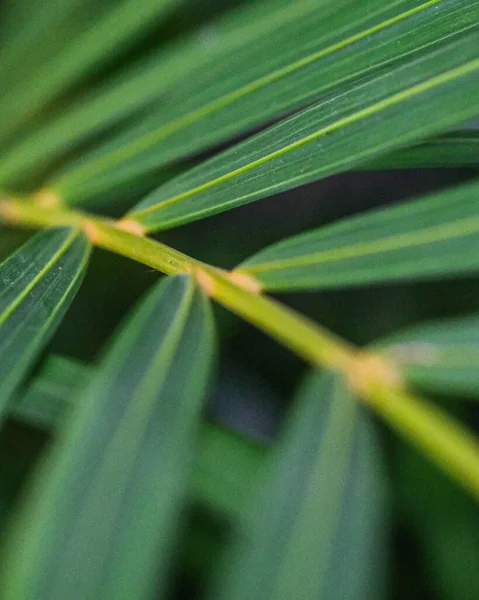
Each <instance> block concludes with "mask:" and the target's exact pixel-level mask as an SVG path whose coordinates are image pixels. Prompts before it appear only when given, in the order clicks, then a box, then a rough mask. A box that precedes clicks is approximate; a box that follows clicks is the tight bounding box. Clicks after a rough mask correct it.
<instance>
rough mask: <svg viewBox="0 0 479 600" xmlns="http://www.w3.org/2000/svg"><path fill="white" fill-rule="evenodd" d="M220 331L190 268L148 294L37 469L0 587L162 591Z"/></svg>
mask: <svg viewBox="0 0 479 600" xmlns="http://www.w3.org/2000/svg"><path fill="white" fill-rule="evenodd" d="M212 334H213V325H212V320H211V313H210V310H209V306H208V304H207V302H206V299H205V297H204V295H203V294H202V292H201V291H200V290H199V289H197V287H196V285H195V284H194V283H193V281H192V279H191V278H190V277H188V276H178V277H175V278H171V279H168V280H166V281H164V282H162V283H161V284H160V286H159V287H157V288H156V289H155V290H154V291H153V293H152V294H150V295H149V296H148V298H147V299H146V300H145V302H144V303H142V305H141V307H140V308H139V309H138V310H137V311H136V312H135V314H134V316H133V317H132V319H131V320H130V322H129V323H128V325H127V326H126V327H125V328H124V329H123V330H122V332H121V334H120V336H119V338H118V339H117V340H116V342H115V344H114V345H113V348H112V349H111V351H110V352H109V354H108V356H107V357H106V358H105V361H104V362H103V365H102V366H101V368H100V371H99V373H98V375H97V377H95V379H94V381H93V382H92V385H91V388H90V389H89V391H88V393H87V394H86V396H85V397H84V398H83V399H82V400H81V401H80V402H79V403H78V409H77V410H76V411H75V412H74V413H73V414H72V416H71V418H70V419H69V423H68V427H67V428H66V431H65V432H64V434H63V435H61V436H60V437H59V439H58V440H57V443H56V444H55V446H54V448H53V451H52V452H51V454H50V455H49V456H47V458H46V461H45V463H44V465H43V468H42V469H41V470H40V471H39V472H38V474H37V477H36V481H35V485H34V488H33V490H32V491H31V492H30V495H29V497H28V498H27V503H26V505H25V507H24V509H23V512H22V514H21V518H20V521H19V522H18V523H17V526H16V530H15V531H14V536H13V539H12V540H11V541H10V544H9V547H8V557H7V562H6V567H5V572H4V578H3V582H4V583H3V589H2V593H1V597H2V598H4V599H5V600H7V599H9V598H11V599H13V598H14V599H15V600H22V599H23V600H27V599H30V600H33V599H35V600H42V599H45V600H47V599H48V600H51V599H52V598H68V599H69V600H75V599H81V600H85V599H86V598H91V599H96V598H122V599H124V600H126V599H128V598H131V599H134V600H141V599H143V598H154V597H157V596H156V595H155V594H156V593H157V592H158V593H159V590H160V589H162V588H163V586H164V585H165V579H166V575H167V573H168V568H169V559H170V555H171V550H172V542H173V541H174V539H175V536H176V530H177V528H178V519H179V516H180V514H181V510H182V507H183V505H184V502H185V497H186V494H187V489H188V479H189V475H190V471H191V466H192V464H191V463H192V459H193V456H194V453H193V450H194V445H195V438H196V434H197V428H198V425H199V422H200V415H201V400H202V397H203V394H204V391H205V385H206V382H207V379H208V374H209V371H210V367H211V358H212V349H213V348H212V346H213V338H212ZM157 586H159V587H158V589H156V588H157Z"/></svg>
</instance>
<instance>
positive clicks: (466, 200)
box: [240, 181, 479, 290]
mask: <svg viewBox="0 0 479 600" xmlns="http://www.w3.org/2000/svg"><path fill="white" fill-rule="evenodd" d="M478 269H479V183H478V182H477V181H475V182H473V183H469V184H466V185H463V186H461V187H458V188H455V189H452V190H447V191H445V192H441V193H438V194H435V195H432V196H429V197H427V198H425V199H421V200H417V201H415V202H408V203H406V204H403V205H401V206H394V207H391V208H385V209H382V210H376V211H373V212H370V213H367V214H362V215H360V216H358V217H351V218H348V219H345V220H344V221H340V222H339V223H334V224H332V225H328V226H326V227H322V228H320V229H316V230H313V231H310V232H308V233H304V234H300V235H297V236H295V237H293V238H290V239H288V240H285V241H283V242H279V243H278V244H275V245H274V246H271V247H270V248H266V249H265V250H262V251H261V252H259V253H258V254H256V255H255V256H253V257H252V258H250V259H248V260H247V261H246V262H245V263H243V264H242V265H241V266H240V270H241V271H242V272H246V273H248V274H249V275H251V276H253V277H254V278H255V279H257V280H258V281H259V282H260V283H261V284H262V285H264V286H265V288H266V289H272V290H296V289H321V288H328V287H339V286H345V285H359V284H369V283H379V282H380V283H383V282H387V281H394V280H418V279H424V278H431V277H441V278H443V277H447V276H451V275H458V274H463V273H472V272H476V271H477V270H478Z"/></svg>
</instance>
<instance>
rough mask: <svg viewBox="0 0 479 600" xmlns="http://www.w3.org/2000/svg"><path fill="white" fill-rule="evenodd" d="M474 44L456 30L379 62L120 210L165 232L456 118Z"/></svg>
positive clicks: (474, 80)
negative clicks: (130, 207) (385, 62)
mask: <svg viewBox="0 0 479 600" xmlns="http://www.w3.org/2000/svg"><path fill="white" fill-rule="evenodd" d="M456 6H457V4H456ZM462 6H464V5H462ZM468 6H469V4H468ZM478 16H479V8H478V9H476V14H475V16H474V20H475V21H476V22H477V17H478ZM478 49H479V31H477V32H476V31H474V32H472V33H468V34H464V35H461V34H457V35H455V36H452V37H450V38H446V39H445V40H442V41H441V42H438V43H436V44H433V45H430V46H426V47H425V48H421V49H420V50H417V51H416V52H414V53H410V54H408V55H407V56H406V57H401V58H398V59H397V60H396V61H394V62H393V63H389V64H388V65H387V66H386V67H378V68H377V69H375V70H374V71H373V72H372V73H368V74H367V75H364V76H362V77H359V78H358V80H356V81H355V82H354V83H352V82H349V83H348V84H347V85H344V86H343V87H342V88H341V89H340V90H332V91H331V92H330V93H329V95H326V96H325V97H323V98H322V99H321V100H320V101H318V102H316V103H315V104H313V105H312V106H310V107H309V108H307V109H304V110H302V111H300V112H299V113H297V114H296V115H294V116H292V117H290V118H289V119H286V120H285V121H283V122H282V123H280V124H279V125H276V126H274V127H271V128H269V129H267V130H266V131H265V132H263V133H260V134H258V135H255V136H253V137H252V138H251V139H249V140H247V141H245V142H243V143H240V144H238V145H237V146H235V147H233V148H231V149H229V150H227V151H226V152H223V153H221V154H220V155H218V156H217V157H214V158H212V159H211V160H208V161H206V162H204V163H203V164H201V165H199V166H198V167H196V168H194V169H192V170H191V171H189V172H187V173H185V174H184V175H183V176H180V177H179V178H177V179H174V180H173V181H171V182H170V183H167V184H166V185H165V186H162V187H160V188H159V189H158V190H156V191H154V192H152V193H151V194H150V195H149V196H147V197H146V198H145V199H144V200H143V201H142V202H140V204H138V205H137V206H136V207H135V208H134V209H133V210H132V212H131V214H130V215H129V217H130V218H131V219H134V220H135V221H136V222H138V223H140V224H141V225H142V226H143V227H145V228H146V229H147V230H148V231H152V230H158V229H166V228H168V227H172V226H176V225H179V224H181V223H186V222H189V221H194V220H196V219H200V218H202V217H206V216H208V215H211V214H214V213H218V212H222V211H225V210H228V209H231V208H234V207H235V206H239V205H241V204H245V203H248V202H252V201H254V200H258V199H260V198H264V197H266V196H271V195H273V194H276V193H278V192H281V191H284V190H287V189H290V188H294V187H297V186H299V185H301V184H304V183H308V182H311V181H314V180H316V179H319V178H321V177H326V176H327V175H331V174H333V173H339V172H342V171H347V170H350V169H353V168H356V167H357V166H358V165H360V164H362V163H364V162H366V161H369V160H371V159H372V158H373V157H376V156H380V155H381V154H385V153H388V152H390V151H392V150H394V149H396V148H398V147H401V146H406V145H410V144H411V143H413V142H414V141H416V140H419V139H422V138H424V137H426V136H428V135H432V134H434V133H435V132H436V131H439V130H441V129H444V128H447V127H451V126H453V125H454V124H456V123H461V122H462V121H463V120H464V119H466V118H467V117H471V116H473V115H474V114H476V112H477V96H478V94H479V77H477V73H478V71H479V50H478ZM138 160H140V157H138Z"/></svg>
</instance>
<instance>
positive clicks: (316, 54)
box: [0, 0, 479, 202]
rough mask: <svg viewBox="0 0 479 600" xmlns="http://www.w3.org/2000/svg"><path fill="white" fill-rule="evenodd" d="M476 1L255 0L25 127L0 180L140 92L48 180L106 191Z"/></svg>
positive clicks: (454, 26) (471, 18) (372, 62)
mask: <svg viewBox="0 0 479 600" xmlns="http://www.w3.org/2000/svg"><path fill="white" fill-rule="evenodd" d="M478 11H479V8H478V3H477V1H476V0H473V1H472V2H469V3H467V5H464V4H458V3H457V2H455V1H454V0H439V1H437V0H436V1H432V0H428V1H424V0H395V1H393V2H389V3H384V1H383V0H369V1H367V2H364V1H361V0H341V1H339V2H327V1H324V0H323V1H319V0H301V1H299V2H294V3H291V2H288V1H285V0H270V1H269V2H267V3H265V2H257V3H255V4H253V6H251V7H249V6H247V7H246V8H244V9H241V11H239V12H236V13H234V14H233V15H231V16H230V17H227V18H225V19H224V21H220V22H218V23H216V24H212V25H211V26H210V27H209V28H206V29H205V30H204V31H203V32H200V33H202V35H201V37H200V38H199V39H198V38H197V39H194V38H188V39H187V40H185V42H184V44H183V45H181V44H179V45H178V47H177V48H176V49H175V47H173V48H172V49H171V50H167V52H166V54H165V55H164V56H163V58H161V55H160V57H156V56H155V57H152V60H151V61H150V62H149V63H147V64H146V65H145V66H144V71H143V70H142V67H141V66H140V67H136V69H137V72H135V71H132V72H130V73H128V80H129V81H128V80H127V79H126V76H125V80H121V81H120V82H119V83H118V85H114V84H113V86H111V85H110V86H109V87H110V88H112V89H106V90H105V93H104V94H103V95H102V94H100V95H99V96H98V97H97V98H95V99H94V100H92V102H90V103H86V104H85V105H82V106H79V107H78V109H77V110H74V111H72V112H71V113H68V114H65V115H64V116H62V117H61V118H60V120H59V121H57V123H56V124H54V125H52V127H51V128H46V129H43V130H42V131H39V132H38V133H37V135H36V136H33V137H30V139H29V140H27V141H26V142H25V144H23V145H22V144H21V145H20V147H18V148H17V149H16V150H14V151H13V152H12V153H10V155H9V157H7V159H6V162H5V163H4V166H2V167H1V169H0V179H1V180H2V181H5V177H7V178H8V177H10V178H11V177H13V176H15V174H16V173H18V175H20V174H24V172H25V169H26V168H32V167H35V166H37V167H38V164H39V161H45V160H47V161H53V160H54V159H55V155H57V154H58V152H60V151H62V150H64V149H68V148H71V145H72V141H75V140H77V141H78V140H79V139H81V138H82V137H84V136H86V135H90V134H91V133H92V132H93V131H94V130H95V129H98V128H101V127H105V125H106V124H108V123H111V122H113V121H114V120H116V119H119V118H120V117H121V116H122V115H124V114H125V112H126V111H133V110H136V109H137V108H139V107H141V105H144V106H145V105H146V103H147V102H150V106H149V108H148V110H147V111H146V112H145V111H144V112H143V113H142V115H141V117H140V118H139V119H138V121H137V123H136V125H133V126H132V127H126V129H125V132H124V134H123V135H120V136H118V137H114V138H113V139H112V140H110V141H109V142H108V143H107V144H106V145H105V146H104V147H103V148H100V149H96V150H95V151H94V152H93V153H92V154H91V155H90V156H88V155H87V156H85V157H84V158H82V159H81V160H80V161H79V162H78V164H73V165H71V167H67V170H66V172H64V173H61V174H60V177H59V178H57V179H56V180H55V181H53V182H51V185H53V187H55V188H56V189H58V191H59V193H60V194H62V196H64V197H66V198H67V200H68V201H71V202H78V201H83V200H85V199H87V198H88V197H89V195H90V194H92V193H95V192H96V191H97V189H98V187H99V186H102V187H103V188H104V189H108V186H110V185H114V184H118V179H120V181H121V180H122V178H128V177H130V178H131V177H138V176H139V175H141V174H144V173H146V172H147V171H149V170H151V169H153V168H158V167H159V166H161V165H164V164H166V163H167V162H171V161H173V160H178V159H179V158H181V157H184V156H185V155H188V154H191V153H193V152H197V151H199V150H201V149H203V148H206V147H208V146H211V145H213V144H215V143H218V142H220V141H221V140H225V139H227V138H228V137H230V136H232V135H235V134H238V133H239V132H241V131H246V130H247V129H249V128H251V127H254V126H257V125H260V124H262V123H264V122H267V121H268V120H271V119H273V118H277V117H278V116H281V115H284V114H285V113H287V112H288V111H291V110H293V109H297V108H299V107H303V106H306V105H307V104H309V103H311V102H312V101H313V100H314V101H317V100H318V98H325V99H328V98H329V97H337V96H339V95H340V94H342V93H343V92H346V93H347V92H348V90H350V89H353V88H354V86H355V85H357V84H358V80H359V79H361V78H362V77H366V76H371V74H372V73H373V72H374V71H375V69H377V68H381V69H382V68H383V66H384V65H386V64H387V63H388V62H389V61H392V60H401V61H407V60H410V56H409V55H410V53H411V52H413V51H421V52H422V51H423V49H424V48H425V47H427V46H428V45H433V44H438V45H441V44H446V43H447V41H448V37H450V36H451V35H452V34H460V33H461V32H464V31H465V30H467V29H468V28H470V27H471V26H473V25H474V24H475V23H477V18H478V14H479V12H478ZM158 81H161V87H160V86H158ZM160 93H162V94H163V95H160ZM155 98H156V99H155ZM39 145H41V147H42V148H43V153H40V152H39ZM120 166H121V168H120Z"/></svg>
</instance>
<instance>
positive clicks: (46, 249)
mask: <svg viewBox="0 0 479 600" xmlns="http://www.w3.org/2000/svg"><path fill="white" fill-rule="evenodd" d="M89 250H90V246H89V243H88V241H87V239H86V237H85V236H84V235H83V234H82V233H80V232H78V231H77V230H74V229H70V228H65V229H53V230H50V231H45V232H42V233H39V234H38V235H36V236H35V237H33V238H32V239H31V240H30V241H29V242H27V243H26V244H25V245H24V246H22V247H21V248H20V249H19V250H17V251H16V252H15V253H14V254H13V255H12V256H11V257H9V258H8V259H7V260H6V261H5V262H4V263H2V264H1V265H0V407H1V412H3V411H4V410H5V407H6V405H7V403H8V400H9V398H10V396H11V394H12V392H13V391H14V390H15V388H16V387H17V386H18V384H19V383H20V382H21V380H22V378H23V377H24V376H25V374H26V373H27V371H28V369H29V368H30V367H31V365H32V363H33V361H34V360H35V359H36V358H37V356H38V354H39V353H40V352H41V350H42V349H43V348H44V346H45V345H46V344H47V342H48V341H49V340H50V338H51V336H52V334H53V333H54V331H55V329H56V328H57V326H58V325H59V323H60V321H61V320H62V318H63V316H64V314H65V312H66V310H67V308H68V306H69V305H70V302H71V301H72V299H73V297H74V295H75V293H76V291H77V289H78V287H79V285H80V282H81V280H82V277H83V274H84V271H85V267H86V263H87V260H88V255H89Z"/></svg>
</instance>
